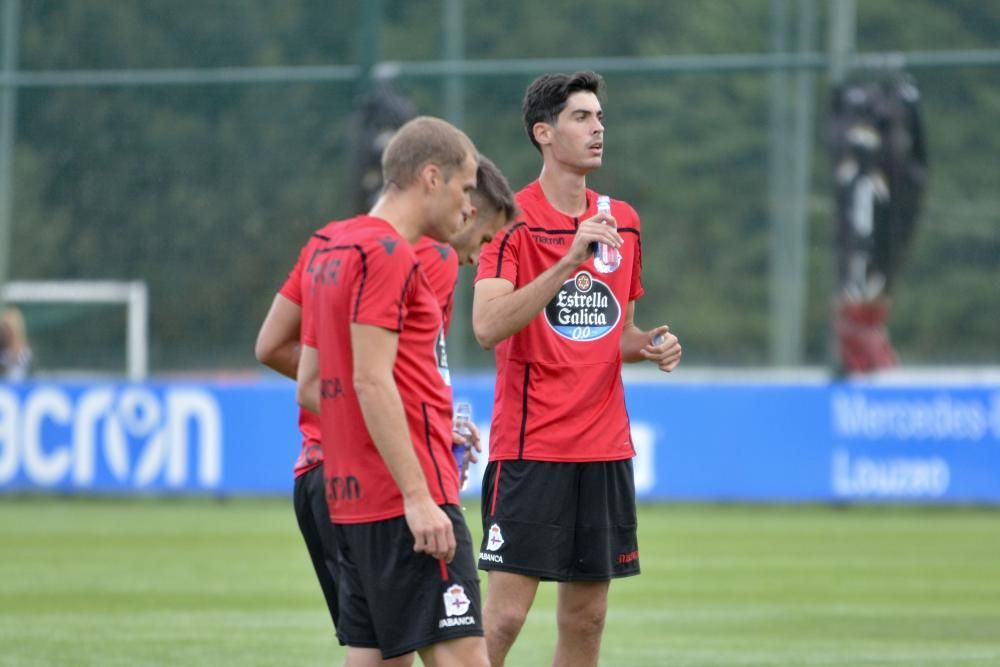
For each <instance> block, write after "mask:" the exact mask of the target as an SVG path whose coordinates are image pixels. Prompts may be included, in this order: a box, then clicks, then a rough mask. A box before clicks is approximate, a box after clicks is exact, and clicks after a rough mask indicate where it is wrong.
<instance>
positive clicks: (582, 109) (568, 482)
mask: <svg viewBox="0 0 1000 667" xmlns="http://www.w3.org/2000/svg"><path fill="white" fill-rule="evenodd" d="M602 88H603V81H602V79H601V78H600V77H599V76H598V75H597V74H595V73H593V72H579V73H576V74H573V75H565V74H549V75H545V76H542V77H539V78H538V79H536V80H535V81H534V82H533V83H532V84H531V85H530V86H529V87H528V90H527V93H526V94H525V98H524V104H523V109H522V111H523V117H524V124H525V129H526V130H527V133H528V137H529V139H530V140H531V143H532V144H533V145H534V146H535V148H536V149H538V150H539V152H540V153H541V155H542V171H541V175H540V176H539V177H538V180H536V181H535V182H533V183H531V184H529V185H528V186H527V187H525V188H524V189H523V190H521V191H520V192H519V193H518V195H517V203H518V205H519V206H520V208H521V211H522V218H521V221H519V222H517V223H516V224H514V225H512V226H511V227H510V228H509V229H507V230H504V231H503V232H501V234H499V235H498V236H497V238H495V239H494V240H493V242H492V243H491V244H490V245H488V246H486V247H485V248H484V249H483V252H482V256H481V257H480V263H479V270H478V272H477V276H476V280H477V282H476V287H475V296H474V300H473V327H474V330H475V334H476V339H477V340H478V341H479V343H480V344H481V345H482V346H483V347H485V348H487V349H489V348H496V349H497V357H498V358H497V369H498V370H497V380H496V392H495V399H494V406H493V421H492V426H491V431H490V461H489V464H488V466H487V468H486V473H485V476H484V478H483V503H482V513H483V531H484V535H483V543H482V546H481V547H480V554H479V567H480V569H484V570H487V571H488V575H487V576H488V582H489V586H488V596H487V599H486V607H485V609H484V623H485V627H486V640H487V647H488V651H489V657H490V662H491V664H492V666H493V667H500V666H501V665H503V664H504V660H505V658H506V655H507V653H508V651H509V650H510V647H511V645H512V644H513V643H514V640H515V639H516V638H517V635H518V633H519V632H520V630H521V627H522V625H523V624H524V620H525V618H526V616H527V614H528V610H529V609H530V607H531V604H532V602H533V600H534V597H535V593H536V591H537V588H538V583H539V581H541V580H546V581H557V582H559V584H558V586H559V590H558V608H557V626H558V640H557V643H556V648H555V657H554V660H553V664H554V665H559V666H562V667H586V666H588V665H596V664H597V659H598V655H599V652H600V642H601V635H602V633H603V629H604V621H605V617H606V613H607V596H608V588H609V584H610V580H611V579H613V578H617V577H626V576H630V575H635V574H638V573H639V546H638V542H637V538H636V512H635V486H634V480H633V470H632V457H633V456H634V454H635V450H634V448H633V445H632V438H631V434H630V431H629V420H628V415H627V413H626V411H625V396H624V388H623V386H622V379H621V367H622V362H623V361H627V362H634V361H642V360H647V361H650V362H652V363H654V364H656V365H657V366H658V367H659V368H660V370H663V371H671V370H673V369H674V368H675V367H676V365H677V364H678V363H679V361H680V356H681V348H680V345H679V343H678V341H677V338H676V337H675V336H674V335H673V334H671V333H670V331H669V327H667V326H659V327H656V328H655V329H652V330H649V331H645V330H642V329H640V328H639V327H638V326H636V324H635V304H634V302H635V300H636V299H638V298H639V297H641V296H642V294H643V286H642V282H641V280H640V271H641V268H642V253H641V243H640V226H639V216H638V215H637V214H636V212H635V210H634V209H633V208H632V207H631V206H629V205H628V204H627V203H625V202H623V201H617V200H612V201H611V205H610V212H609V213H604V212H598V209H597V196H598V193H596V192H594V191H593V190H589V189H588V188H587V174H588V173H590V172H591V171H593V170H595V169H597V168H599V167H600V166H601V161H602V158H603V155H604V124H603V111H602V109H601V102H600V99H599V97H598V96H599V94H600V93H602ZM596 243H604V244H607V245H609V246H611V247H612V248H616V249H617V250H618V251H619V252H620V254H621V264H620V266H619V267H618V268H617V270H614V271H613V272H610V273H602V272H600V271H599V270H598V269H597V267H596V266H595V263H594V244H596ZM654 339H655V342H654Z"/></svg>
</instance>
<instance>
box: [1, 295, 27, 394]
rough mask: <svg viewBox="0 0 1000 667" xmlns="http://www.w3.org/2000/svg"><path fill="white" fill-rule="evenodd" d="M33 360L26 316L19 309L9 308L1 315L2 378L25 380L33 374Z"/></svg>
mask: <svg viewBox="0 0 1000 667" xmlns="http://www.w3.org/2000/svg"><path fill="white" fill-rule="evenodd" d="M31 360H32V357H31V346H30V345H28V335H27V329H26V328H25V326H24V316H23V315H22V314H21V311H20V310H18V309H17V308H14V307H13V306H10V307H7V308H5V309H4V310H3V312H2V313H0V378H3V379H4V380H10V381H17V380H24V379H25V378H27V377H28V375H29V374H30V373H31Z"/></svg>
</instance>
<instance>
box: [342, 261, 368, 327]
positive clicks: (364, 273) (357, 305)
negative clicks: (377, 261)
mask: <svg viewBox="0 0 1000 667" xmlns="http://www.w3.org/2000/svg"><path fill="white" fill-rule="evenodd" d="M347 247H350V248H354V249H355V250H357V251H358V255H359V256H360V257H361V284H360V285H359V286H358V298H357V299H356V300H355V301H354V317H352V318H351V321H352V322H357V321H358V311H359V310H360V309H361V295H362V294H364V291H365V283H366V282H368V256H367V255H365V251H364V249H363V248H362V247H361V246H359V245H356V244H355V245H352V246H347Z"/></svg>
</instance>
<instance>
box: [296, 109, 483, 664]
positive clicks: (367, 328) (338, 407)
mask: <svg viewBox="0 0 1000 667" xmlns="http://www.w3.org/2000/svg"><path fill="white" fill-rule="evenodd" d="M382 167H383V180H384V183H385V186H384V189H383V193H382V195H381V197H380V198H379V200H378V201H377V202H376V204H375V206H374V207H373V208H372V211H371V212H370V214H369V215H362V216H357V217H355V218H353V219H351V220H349V221H347V222H346V223H344V224H339V225H332V226H329V227H327V229H328V230H329V241H328V242H327V243H325V244H324V245H323V246H322V247H320V248H318V249H317V250H316V254H315V255H314V257H313V260H312V262H311V268H312V273H311V275H312V291H311V293H308V294H307V295H306V304H307V305H306V306H305V310H306V311H309V310H310V309H312V313H313V316H312V318H311V322H312V330H311V331H310V330H309V329H307V330H306V331H305V333H304V337H303V342H304V343H305V345H304V347H303V349H302V352H301V355H300V360H299V373H298V377H299V380H298V389H297V392H296V394H297V397H298V400H299V402H300V404H301V405H302V406H303V407H305V408H307V409H310V410H312V411H316V410H317V408H319V406H320V404H321V405H322V409H321V410H319V413H320V423H321V434H322V438H321V440H322V447H323V456H324V466H323V467H324V478H325V485H326V494H327V503H328V506H329V508H330V518H331V520H332V521H333V524H334V535H335V538H336V541H337V549H338V553H339V559H338V564H339V566H340V571H339V577H340V579H339V581H338V585H339V596H338V602H339V615H338V619H337V635H338V637H339V638H340V640H341V641H342V642H344V643H345V644H346V645H347V647H348V649H347V664H348V665H351V666H358V665H377V664H380V662H381V661H382V660H383V659H389V658H393V657H396V656H400V655H404V654H405V653H408V652H410V651H413V650H416V651H417V652H418V653H419V654H420V655H421V658H422V659H423V661H424V662H425V664H432V665H440V666H442V667H447V666H450V665H454V666H456V667H458V666H463V667H465V666H474V667H475V666H485V665H488V661H487V657H486V647H485V642H484V641H483V639H482V634H483V632H482V624H481V616H480V604H479V597H480V596H479V579H478V576H477V573H476V571H475V564H474V561H473V555H472V543H471V537H470V535H469V531H468V528H467V527H466V525H465V521H464V519H463V517H462V514H461V512H460V510H459V507H458V502H459V500H458V491H459V471H458V470H457V468H456V466H455V465H454V459H453V458H452V452H451V445H452V435H451V431H452V429H451V388H450V386H449V385H448V384H447V379H448V375H447V368H443V367H441V366H440V365H439V356H438V355H437V354H436V348H437V342H438V341H439V339H440V336H441V331H442V329H443V325H444V323H443V318H442V311H441V307H440V305H439V303H438V300H437V297H436V295H435V294H434V291H433V290H432V289H431V287H430V284H429V282H428V280H427V278H426V276H425V275H424V274H423V272H422V271H420V267H419V263H418V260H417V257H416V253H415V252H414V250H413V248H412V247H411V244H413V243H416V242H417V241H418V240H419V239H420V237H421V236H425V235H426V236H430V237H431V238H433V239H435V240H437V241H448V240H449V239H450V238H451V236H452V235H453V234H454V233H455V232H457V231H458V229H459V227H460V226H461V223H462V221H463V219H464V218H465V217H468V216H469V215H470V214H471V203H470V195H471V193H472V191H473V190H474V189H475V185H476V170H477V154H476V150H475V147H474V146H473V144H472V142H471V141H470V140H469V139H468V137H466V136H465V135H464V134H463V133H462V132H460V131H459V130H457V129H456V128H454V127H453V126H451V125H449V124H448V123H446V122H444V121H442V120H439V119H434V118H428V117H420V118H416V119H414V120H411V121H409V122H408V123H406V124H405V125H403V127H401V128H400V130H399V131H398V132H397V133H396V135H395V136H394V137H393V139H392V140H391V141H390V142H389V145H388V146H387V147H386V150H385V153H384V155H383V158H382Z"/></svg>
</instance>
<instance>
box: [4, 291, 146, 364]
mask: <svg viewBox="0 0 1000 667" xmlns="http://www.w3.org/2000/svg"><path fill="white" fill-rule="evenodd" d="M2 288H3V292H4V295H3V296H4V298H3V301H5V302H11V303H111V304H116V303H120V304H123V305H124V306H125V318H126V319H125V322H126V324H125V328H126V332H125V365H126V368H127V373H128V378H129V380H132V381H133V382H139V381H142V380H145V379H146V377H147V375H148V374H149V355H148V351H149V292H148V290H147V288H146V283H145V282H143V281H141V280H133V281H113V280H12V281H10V282H8V283H7V284H6V285H3V286H2Z"/></svg>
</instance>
